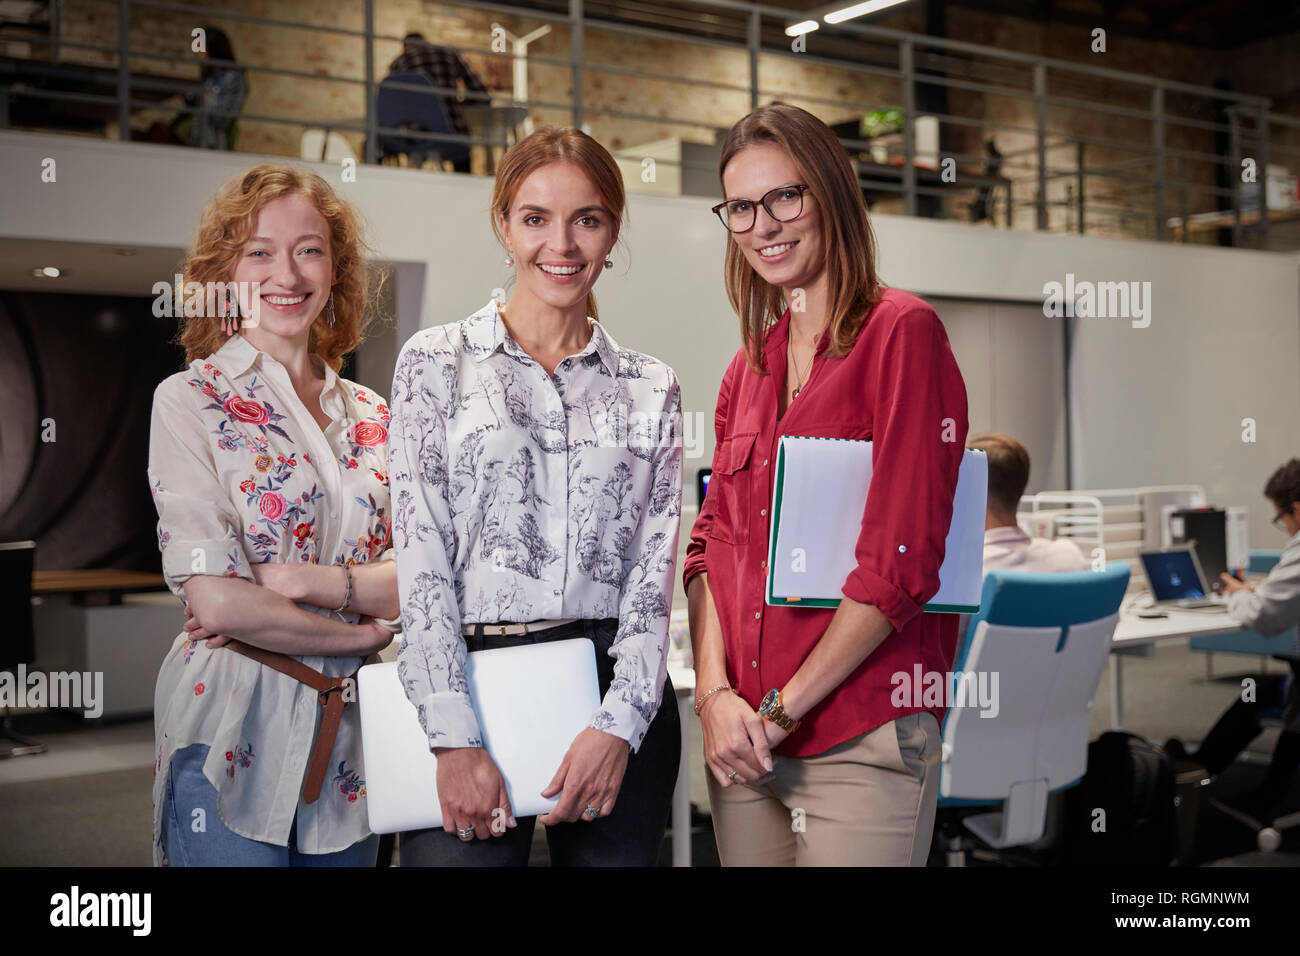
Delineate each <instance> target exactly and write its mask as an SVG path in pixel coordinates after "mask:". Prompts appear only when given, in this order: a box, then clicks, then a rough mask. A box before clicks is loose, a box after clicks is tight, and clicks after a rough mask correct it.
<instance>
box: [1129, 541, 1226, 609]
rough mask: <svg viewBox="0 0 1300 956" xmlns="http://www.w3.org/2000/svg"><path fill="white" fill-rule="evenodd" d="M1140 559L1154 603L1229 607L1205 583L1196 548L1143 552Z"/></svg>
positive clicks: (1195, 606)
mask: <svg viewBox="0 0 1300 956" xmlns="http://www.w3.org/2000/svg"><path fill="white" fill-rule="evenodd" d="M1140 556H1141V558H1142V568H1143V570H1144V571H1145V572H1146V576H1147V583H1148V584H1150V586H1151V597H1152V603H1154V604H1156V605H1159V606H1161V607H1181V608H1198V607H1227V601H1226V600H1225V599H1224V598H1223V597H1221V596H1220V595H1218V594H1215V593H1214V591H1213V590H1211V588H1210V587H1209V585H1208V583H1207V582H1206V580H1205V574H1204V572H1203V571H1202V570H1201V562H1200V561H1199V560H1198V559H1197V557H1196V551H1195V550H1194V549H1193V548H1190V547H1184V548H1165V549H1162V550H1160V551H1142V552H1140Z"/></svg>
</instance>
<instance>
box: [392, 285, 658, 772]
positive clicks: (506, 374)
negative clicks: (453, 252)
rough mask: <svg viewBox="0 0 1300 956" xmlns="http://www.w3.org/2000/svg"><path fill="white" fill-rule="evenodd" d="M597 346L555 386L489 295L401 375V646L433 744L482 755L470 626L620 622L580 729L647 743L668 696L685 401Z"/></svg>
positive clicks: (597, 328) (418, 349)
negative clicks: (604, 678)
mask: <svg viewBox="0 0 1300 956" xmlns="http://www.w3.org/2000/svg"><path fill="white" fill-rule="evenodd" d="M589 322H590V323H591V330H592V331H591V340H590V341H589V342H588V343H587V346H586V347H585V348H584V349H583V350H582V351H581V352H579V353H578V354H576V355H572V356H570V357H568V358H566V359H565V360H564V361H562V362H560V364H559V366H558V367H557V368H556V369H555V372H554V374H553V375H547V374H546V371H545V370H544V369H543V368H542V366H541V365H539V364H538V363H537V361H536V360H535V359H533V358H532V356H530V355H529V354H528V353H527V352H525V351H524V350H523V349H522V348H520V346H519V344H518V343H517V342H515V341H514V339H512V338H511V337H510V335H509V334H508V332H507V331H506V327H505V323H503V322H502V320H501V316H500V314H499V312H498V309H497V304H496V301H495V300H493V301H490V302H489V303H488V304H487V305H486V306H484V307H483V308H482V309H480V310H479V311H478V312H476V313H475V314H474V315H472V316H470V317H469V318H467V319H465V320H464V321H461V322H455V323H452V324H450V325H443V326H439V327H436V328H430V329H424V330H422V331H420V332H417V333H416V334H415V335H413V336H412V337H411V339H410V341H408V342H407V343H406V345H405V346H403V348H402V351H401V354H400V355H399V356H398V359H397V368H396V371H395V373H394V375H393V416H392V431H391V434H390V441H389V461H390V467H391V471H390V474H391V477H392V490H393V502H394V510H393V543H394V545H395V546H396V548H397V578H398V591H399V593H400V596H401V605H402V624H403V633H404V640H403V641H402V646H401V649H400V651H399V653H398V669H399V671H400V674H401V678H402V684H403V687H404V688H405V690H406V694H407V697H409V698H410V700H411V703H412V704H414V705H415V707H416V711H417V713H418V715H419V719H420V723H421V725H422V727H423V728H424V732H425V734H426V735H427V737H428V740H429V746H430V748H433V747H470V746H480V745H481V739H482V738H481V735H480V732H479V727H478V720H477V718H476V717H475V716H474V710H473V708H472V707H471V705H470V700H469V695H468V693H467V692H466V683H465V667H466V659H465V655H466V647H465V640H464V637H463V636H462V626H463V625H464V624H474V623H498V622H506V621H509V622H523V621H538V620H555V619H559V618H589V619H601V618H618V632H617V634H616V635H615V637H614V643H613V646H612V647H611V648H610V651H609V653H610V656H611V657H613V658H614V662H615V663H614V680H613V683H612V684H611V685H610V687H609V691H608V692H607V693H606V694H605V698H604V700H603V701H602V703H601V706H600V708H599V709H598V710H597V711H596V712H595V713H594V714H593V715H592V718H591V722H590V726H591V727H594V728H596V729H597V730H604V731H606V732H608V733H610V734H613V735H614V736H617V737H622V738H623V739H624V740H626V741H628V743H629V744H630V745H631V747H632V749H633V750H634V751H635V750H636V749H638V748H639V747H640V746H641V741H642V739H643V738H644V737H645V734H646V731H647V730H648V729H649V727H650V722H651V721H652V720H653V719H654V716H655V713H656V712H657V710H658V708H659V704H660V698H661V697H662V694H663V686H664V677H665V674H666V672H667V649H668V614H669V609H670V607H671V606H672V594H673V585H674V581H675V577H674V571H673V569H674V566H675V564H676V559H677V526H678V520H679V517H680V514H681V497H682V487H681V483H682V477H681V476H682V442H681V417H682V414H681V390H680V388H679V387H678V384H677V377H676V375H674V374H673V370H672V369H671V368H669V367H668V366H667V365H665V364H664V363H663V362H661V361H659V360H658V359H655V358H652V357H650V356H648V355H643V354H641V353H640V352H634V351H632V350H631V349H625V348H621V347H620V346H619V345H618V344H617V343H616V342H615V341H614V339H613V337H611V336H610V334H609V333H608V332H607V331H606V330H605V329H604V327H603V326H602V325H601V324H600V323H599V322H597V321H595V320H594V319H590V320H589Z"/></svg>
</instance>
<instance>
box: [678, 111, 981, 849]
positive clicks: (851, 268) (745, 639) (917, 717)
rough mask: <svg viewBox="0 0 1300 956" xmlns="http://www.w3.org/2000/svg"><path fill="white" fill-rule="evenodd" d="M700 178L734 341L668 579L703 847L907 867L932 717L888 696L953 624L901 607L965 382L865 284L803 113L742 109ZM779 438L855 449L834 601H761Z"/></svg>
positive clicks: (926, 827)
mask: <svg viewBox="0 0 1300 956" xmlns="http://www.w3.org/2000/svg"><path fill="white" fill-rule="evenodd" d="M719 172H720V175H721V178H722V185H723V195H724V196H725V197H726V201H725V202H723V203H719V204H718V206H717V207H715V211H716V212H717V214H718V216H719V218H720V219H721V220H722V222H723V224H724V225H725V226H726V227H727V229H728V231H729V237H730V238H729V241H728V243H727V258H726V283H727V293H728V296H729V297H730V299H731V304H732V306H733V307H734V308H735V309H736V311H737V313H738V314H739V316H740V328H741V338H742V342H743V345H742V347H741V349H740V350H739V351H738V352H737V353H736V356H735V358H733V359H732V361H731V364H730V366H729V367H728V368H727V371H726V373H725V375H724V376H723V380H722V388H721V390H720V391H719V393H718V404H717V412H716V414H715V417H714V427H715V429H716V438H717V445H716V449H715V451H714V456H713V475H712V479H711V482H710V485H709V492H708V495H707V496H706V498H705V501H704V503H703V506H702V507H701V509H700V515H699V518H698V519H697V520H696V522H695V526H694V528H693V529H692V532H691V540H690V544H689V546H688V548H687V560H686V566H685V570H684V572H683V582H684V584H685V587H686V592H687V595H688V598H689V601H690V620H691V636H692V643H693V645H694V649H695V661H696V683H697V686H698V687H699V696H698V697H697V698H696V712H697V713H698V714H699V715H700V719H701V722H702V724H703V730H704V753H705V760H706V762H707V763H708V766H709V770H710V774H709V780H708V784H709V795H710V799H711V803H712V809H713V821H714V829H715V832H716V836H717V840H718V849H719V852H720V855H721V858H722V862H723V864H724V865H728V866H730V865H795V864H799V865H809V864H811V865H825V864H831V865H834V864H847V865H865V864H891V865H909V864H910V865H923V864H924V863H925V860H926V856H927V854H928V852H929V848H930V838H931V834H932V831H933V827H934V812H935V805H936V801H937V797H938V786H939V751H940V730H939V728H940V723H941V721H942V719H943V715H944V709H945V708H944V705H943V702H942V701H935V700H931V699H921V694H920V688H919V687H918V688H916V689H915V693H911V692H908V693H903V692H901V691H903V690H905V689H907V688H909V687H910V686H911V685H912V684H913V683H914V682H915V673H916V672H915V668H916V666H917V665H919V668H920V670H921V672H922V673H923V674H926V675H928V674H930V673H933V672H938V673H946V672H947V671H949V670H951V669H952V662H953V653H954V650H955V647H956V640H957V618H956V616H955V615H951V614H925V613H922V610H921V607H922V605H923V604H925V602H926V601H928V600H929V599H930V598H931V597H932V596H933V595H934V594H935V593H936V592H937V591H938V589H939V566H940V564H941V563H942V561H943V555H944V539H945V538H946V536H947V533H948V524H949V521H950V520H951V518H952V501H953V493H954V491H955V490H956V487H957V472H958V468H959V467H960V464H961V457H962V451H963V448H964V446H965V441H966V431H967V421H966V387H965V383H964V382H963V381H962V377H961V373H960V371H959V370H958V368H957V362H956V360H955V359H954V358H953V354H952V349H951V348H950V347H949V344H948V337H947V334H946V333H945V332H944V328H943V324H942V323H941V322H940V321H939V317H938V316H937V315H936V314H935V312H934V310H933V309H932V308H931V307H930V306H928V305H927V304H926V303H924V302H922V301H921V300H920V299H918V298H916V297H915V296H912V295H909V294H907V293H905V292H901V291H898V290H895V289H887V288H884V287H883V286H881V284H880V282H879V280H878V278H877V276H876V271H875V239H874V237H873V235H872V232H871V226H870V223H869V221H868V218H867V210H866V207H865V205H864V204H863V201H862V195H861V192H860V191H859V188H858V183H857V177H856V176H855V175H854V172H853V169H852V167H851V166H850V164H849V161H848V157H847V155H846V154H845V152H844V149H843V148H842V147H841V146H840V143H839V141H838V140H837V139H836V138H835V135H834V134H833V133H832V132H831V131H830V130H829V129H828V128H827V127H826V126H825V125H824V124H823V123H822V122H821V121H820V120H818V119H817V118H816V117H814V116H812V115H811V114H810V113H807V112H805V111H804V110H801V109H798V108H797V107H793V106H786V105H780V104H778V105H774V106H768V107H764V108H762V109H759V110H756V111H755V112H753V113H751V114H750V115H749V116H747V117H745V118H744V119H742V120H741V121H740V122H739V123H737V124H736V125H735V127H733V128H732V130H731V132H730V134H729V135H728V137H727V141H726V144H725V146H724V147H723V151H722V158H721V162H720V164H719ZM782 435H810V436H819V437H831V438H857V439H870V440H872V442H873V447H872V466H873V475H872V480H871V486H870V491H869V493H868V495H867V502H866V508H865V510H864V513H863V514H861V515H857V514H854V515H852V516H848V515H846V516H845V518H846V520H852V521H854V522H855V523H856V522H860V523H861V527H862V530H861V533H860V536H859V538H858V544H857V549H856V556H857V567H856V568H855V569H854V570H853V571H852V572H851V573H850V574H849V575H848V578H847V580H846V581H845V582H844V585H843V588H842V590H843V600H842V602H841V603H840V605H839V607H838V608H835V609H830V608H800V607H797V606H794V607H768V606H766V605H765V603H764V582H765V579H766V575H767V572H768V568H767V544H768V532H769V522H770V521H771V519H772V515H771V514H770V513H769V509H770V507H771V502H772V473H773V471H774V468H775V465H776V451H777V442H778V441H779V439H780V436H782ZM944 686H946V684H945V685H944ZM737 784H744V786H737Z"/></svg>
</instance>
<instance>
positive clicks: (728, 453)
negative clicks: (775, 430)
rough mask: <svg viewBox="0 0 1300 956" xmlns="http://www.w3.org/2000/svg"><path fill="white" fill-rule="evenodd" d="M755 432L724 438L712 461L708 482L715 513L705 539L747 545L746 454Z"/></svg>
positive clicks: (748, 490) (748, 470) (749, 482)
mask: <svg viewBox="0 0 1300 956" xmlns="http://www.w3.org/2000/svg"><path fill="white" fill-rule="evenodd" d="M757 437H758V433H757V432H745V433H743V434H739V435H732V436H730V437H729V438H724V439H723V440H722V444H721V445H719V446H718V453H717V455H716V456H715V459H714V466H713V475H712V476H711V477H710V479H709V494H710V495H712V494H717V496H718V500H717V510H716V511H715V512H714V515H713V524H712V526H711V527H710V529H709V538H710V539H711V540H714V541H721V542H723V543H725V544H747V543H748V542H749V521H750V517H751V515H750V513H749V512H750V497H751V495H752V493H753V489H752V488H751V487H750V486H751V485H752V484H753V480H752V479H753V469H752V468H750V467H749V465H750V453H751V452H752V451H753V450H754V439H755V438H757Z"/></svg>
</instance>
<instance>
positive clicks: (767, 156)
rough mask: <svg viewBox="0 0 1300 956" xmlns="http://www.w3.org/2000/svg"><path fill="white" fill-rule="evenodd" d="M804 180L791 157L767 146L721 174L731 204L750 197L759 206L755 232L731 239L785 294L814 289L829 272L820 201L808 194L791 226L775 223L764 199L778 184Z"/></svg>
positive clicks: (742, 155)
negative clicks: (732, 201)
mask: <svg viewBox="0 0 1300 956" xmlns="http://www.w3.org/2000/svg"><path fill="white" fill-rule="evenodd" d="M802 182H803V180H802V179H801V178H800V177H799V170H798V169H797V168H796V167H795V165H794V160H793V159H791V158H790V156H789V154H787V153H786V151H785V150H783V149H782V148H781V147H780V146H778V145H776V144H775V143H766V142H765V143H755V144H754V145H752V146H746V147H745V148H744V149H742V150H740V152H738V153H736V155H735V156H733V157H732V158H731V161H730V162H729V163H727V168H726V170H725V171H724V172H723V174H722V185H723V190H724V192H725V198H726V199H727V200H728V201H731V200H735V199H749V200H752V201H753V203H754V206H755V220H754V228H752V229H750V230H749V231H748V232H738V233H737V232H733V233H732V234H731V238H732V239H733V240H735V243H736V245H737V246H738V247H739V248H740V251H741V253H742V254H743V255H744V257H745V261H746V262H748V263H749V265H750V267H751V268H752V269H753V270H754V271H755V272H756V273H758V275H759V277H760V278H762V279H763V280H764V281H766V282H768V283H770V284H772V285H774V286H778V287H779V288H781V289H785V290H790V289H794V288H807V287H809V286H811V285H812V284H813V283H814V282H815V281H816V280H817V279H818V278H819V277H820V276H821V273H822V270H823V269H824V268H825V262H824V259H825V252H824V249H825V243H824V241H823V238H822V229H821V223H820V222H819V221H818V212H817V200H816V199H815V198H814V197H813V195H812V192H811V191H810V190H804V194H803V209H802V210H801V211H800V213H799V215H798V217H797V218H795V219H793V220H791V221H790V222H778V221H777V220H775V219H773V218H772V216H771V214H770V213H769V212H768V211H767V208H766V207H765V206H763V204H762V202H761V200H762V198H763V197H764V196H765V195H767V193H768V192H770V191H771V190H773V189H776V188H777V187H778V186H792V185H796V184H799V183H802Z"/></svg>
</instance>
